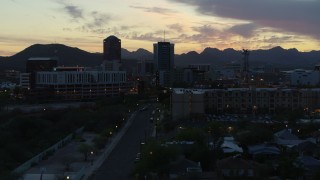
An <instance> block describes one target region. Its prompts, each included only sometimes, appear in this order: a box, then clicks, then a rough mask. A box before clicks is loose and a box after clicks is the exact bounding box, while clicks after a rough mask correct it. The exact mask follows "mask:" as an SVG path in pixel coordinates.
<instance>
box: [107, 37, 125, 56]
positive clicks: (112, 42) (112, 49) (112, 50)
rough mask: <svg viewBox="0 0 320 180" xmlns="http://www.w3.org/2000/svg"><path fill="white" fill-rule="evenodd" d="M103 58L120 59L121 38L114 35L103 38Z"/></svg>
mask: <svg viewBox="0 0 320 180" xmlns="http://www.w3.org/2000/svg"><path fill="white" fill-rule="evenodd" d="M103 60H105V61H113V60H118V61H121V40H120V39H119V38H117V37H116V36H109V37H107V38H106V39H104V40H103Z"/></svg>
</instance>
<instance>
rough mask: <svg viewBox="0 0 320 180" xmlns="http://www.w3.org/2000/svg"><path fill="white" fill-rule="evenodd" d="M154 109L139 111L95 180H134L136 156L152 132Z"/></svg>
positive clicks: (97, 173)
mask: <svg viewBox="0 0 320 180" xmlns="http://www.w3.org/2000/svg"><path fill="white" fill-rule="evenodd" d="M153 109H154V108H152V107H149V108H148V109H147V110H146V111H139V112H138V113H137V115H136V117H135V119H134V120H133V122H132V124H131V126H130V128H129V129H128V131H127V132H126V134H124V136H123V137H122V139H121V140H120V141H119V143H118V144H117V146H116V147H115V148H114V150H113V151H112V152H111V154H110V155H109V157H108V158H107V159H106V160H105V161H104V162H103V164H102V166H101V167H100V168H99V169H98V170H97V171H96V173H95V176H94V179H95V180H105V179H107V180H123V179H134V177H130V173H131V170H132V168H133V167H134V160H135V158H136V154H137V153H138V152H139V150H140V142H141V141H144V140H145V138H146V136H149V135H150V134H151V132H152V124H151V123H150V117H151V112H152V110H153Z"/></svg>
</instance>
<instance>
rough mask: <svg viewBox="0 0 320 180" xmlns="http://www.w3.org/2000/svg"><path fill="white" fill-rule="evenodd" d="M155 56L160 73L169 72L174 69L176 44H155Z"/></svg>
mask: <svg viewBox="0 0 320 180" xmlns="http://www.w3.org/2000/svg"><path fill="white" fill-rule="evenodd" d="M153 55H154V61H155V64H156V69H157V70H158V71H163V70H166V71H169V70H171V69H173V67H174V44H171V43H170V42H158V43H155V44H153Z"/></svg>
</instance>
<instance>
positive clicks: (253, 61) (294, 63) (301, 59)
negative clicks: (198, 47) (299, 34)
mask: <svg viewBox="0 0 320 180" xmlns="http://www.w3.org/2000/svg"><path fill="white" fill-rule="evenodd" d="M242 58H243V55H242V54H241V51H238V50H234V49H231V48H229V49H225V50H222V51H221V50H219V49H216V48H205V49H204V50H203V52H201V53H200V54H198V53H196V52H192V51H191V52H189V53H186V54H181V55H176V56H175V64H176V66H187V65H188V64H192V63H206V64H213V65H223V64H226V63H230V62H242ZM249 63H250V65H252V66H256V65H266V64H268V65H273V66H277V67H284V68H296V67H313V65H314V64H316V63H320V51H311V52H299V51H298V50H297V49H288V50H286V49H283V48H282V47H279V46H278V47H274V48H271V49H269V50H251V51H250V56H249Z"/></svg>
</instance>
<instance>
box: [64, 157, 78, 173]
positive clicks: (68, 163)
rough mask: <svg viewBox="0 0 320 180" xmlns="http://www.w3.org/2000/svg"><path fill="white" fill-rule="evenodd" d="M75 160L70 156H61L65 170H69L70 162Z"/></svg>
mask: <svg viewBox="0 0 320 180" xmlns="http://www.w3.org/2000/svg"><path fill="white" fill-rule="evenodd" d="M74 161H75V159H74V158H73V157H72V156H69V155H68V156H64V157H63V158H62V162H61V163H62V164H63V165H64V167H65V171H70V168H71V164H72V163H73V162H74Z"/></svg>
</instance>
